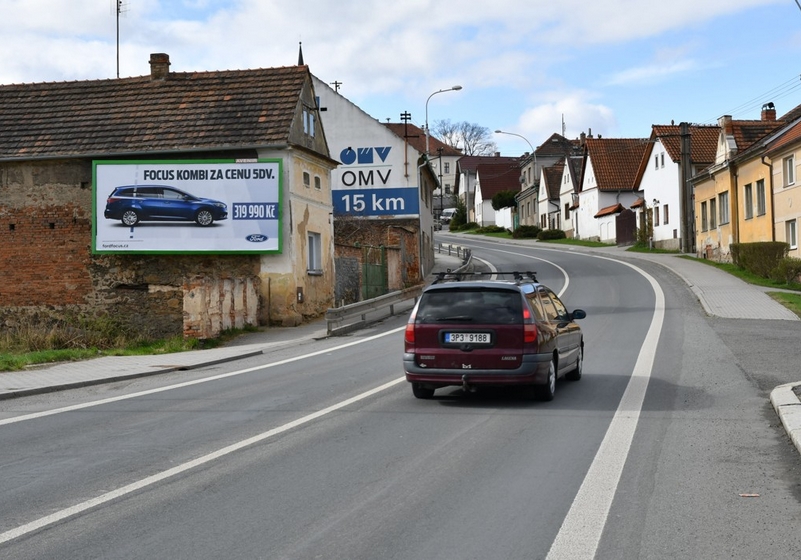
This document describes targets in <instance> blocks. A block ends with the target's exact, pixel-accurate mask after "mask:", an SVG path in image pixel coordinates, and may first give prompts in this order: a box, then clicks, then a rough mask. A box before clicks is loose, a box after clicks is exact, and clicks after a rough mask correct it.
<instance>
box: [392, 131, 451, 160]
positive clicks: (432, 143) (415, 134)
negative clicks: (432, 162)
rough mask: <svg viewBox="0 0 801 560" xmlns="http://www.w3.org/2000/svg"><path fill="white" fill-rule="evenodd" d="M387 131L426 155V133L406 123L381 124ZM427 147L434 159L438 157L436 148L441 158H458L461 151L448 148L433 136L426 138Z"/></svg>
mask: <svg viewBox="0 0 801 560" xmlns="http://www.w3.org/2000/svg"><path fill="white" fill-rule="evenodd" d="M382 124H383V125H384V126H385V127H387V128H388V129H389V130H391V131H392V132H394V133H395V134H396V135H397V136H399V137H401V138H405V139H406V140H407V141H408V142H409V145H410V146H412V147H413V148H414V149H415V150H417V151H418V152H420V153H421V154H424V153H426V131H425V130H423V129H422V128H420V127H418V126H416V125H413V124H407V123H382ZM428 146H429V149H430V151H431V154H430V155H431V156H432V157H436V156H437V155H439V152H437V149H438V148H442V155H443V156H460V155H462V151H461V150H458V149H456V148H454V147H452V146H449V145H447V144H445V143H444V142H442V141H441V140H439V139H438V138H435V137H433V136H429V137H428Z"/></svg>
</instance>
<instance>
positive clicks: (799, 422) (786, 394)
mask: <svg viewBox="0 0 801 560" xmlns="http://www.w3.org/2000/svg"><path fill="white" fill-rule="evenodd" d="M798 386H801V382H795V383H786V384H784V385H779V386H778V387H776V388H775V389H773V391H771V393H770V402H771V404H772V405H773V409H774V410H775V411H776V414H777V415H778V416H779V419H781V421H782V425H783V426H784V430H785V431H786V432H787V435H788V436H790V439H791V440H792V442H793V445H795V448H796V449H797V450H798V452H799V453H801V400H799V398H798V396H797V395H796V394H795V391H793V389H794V388H795V387H798Z"/></svg>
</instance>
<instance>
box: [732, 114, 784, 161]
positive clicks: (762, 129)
mask: <svg viewBox="0 0 801 560" xmlns="http://www.w3.org/2000/svg"><path fill="white" fill-rule="evenodd" d="M785 124H786V123H785V122H784V121H763V120H759V121H756V120H747V121H746V120H739V121H736V120H733V121H731V132H732V135H733V136H734V141H735V143H736V144H737V151H738V153H742V152H744V151H745V150H747V149H748V148H750V147H751V145H752V144H754V143H755V142H757V141H759V140H761V139H762V138H764V137H765V136H767V135H768V134H770V133H771V132H773V131H774V130H776V129H777V128H779V127H780V126H784V125H785Z"/></svg>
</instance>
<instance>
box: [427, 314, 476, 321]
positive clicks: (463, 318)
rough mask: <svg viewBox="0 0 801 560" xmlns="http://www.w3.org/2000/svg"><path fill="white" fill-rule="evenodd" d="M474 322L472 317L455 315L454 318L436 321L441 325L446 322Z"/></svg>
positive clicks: (438, 318) (442, 318)
mask: <svg viewBox="0 0 801 560" xmlns="http://www.w3.org/2000/svg"><path fill="white" fill-rule="evenodd" d="M472 320H473V318H472V317H470V316H469V315H455V316H453V317H437V319H436V321H437V322H440V323H442V322H445V321H462V322H464V323H467V322H469V321H472Z"/></svg>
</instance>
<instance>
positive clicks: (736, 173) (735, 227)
mask: <svg viewBox="0 0 801 560" xmlns="http://www.w3.org/2000/svg"><path fill="white" fill-rule="evenodd" d="M731 175H732V182H733V183H734V185H733V187H732V189H731V197H730V198H731V202H729V206H730V207H731V208H730V211H731V216H729V223H731V237H732V243H739V242H740V211H739V210H740V204H739V199H740V197H739V196H737V195H738V193H739V188H740V169H739V167H738V166H737V164H736V163H734V164H732V174H731ZM718 212H720V209H718ZM729 251H731V247H729Z"/></svg>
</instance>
